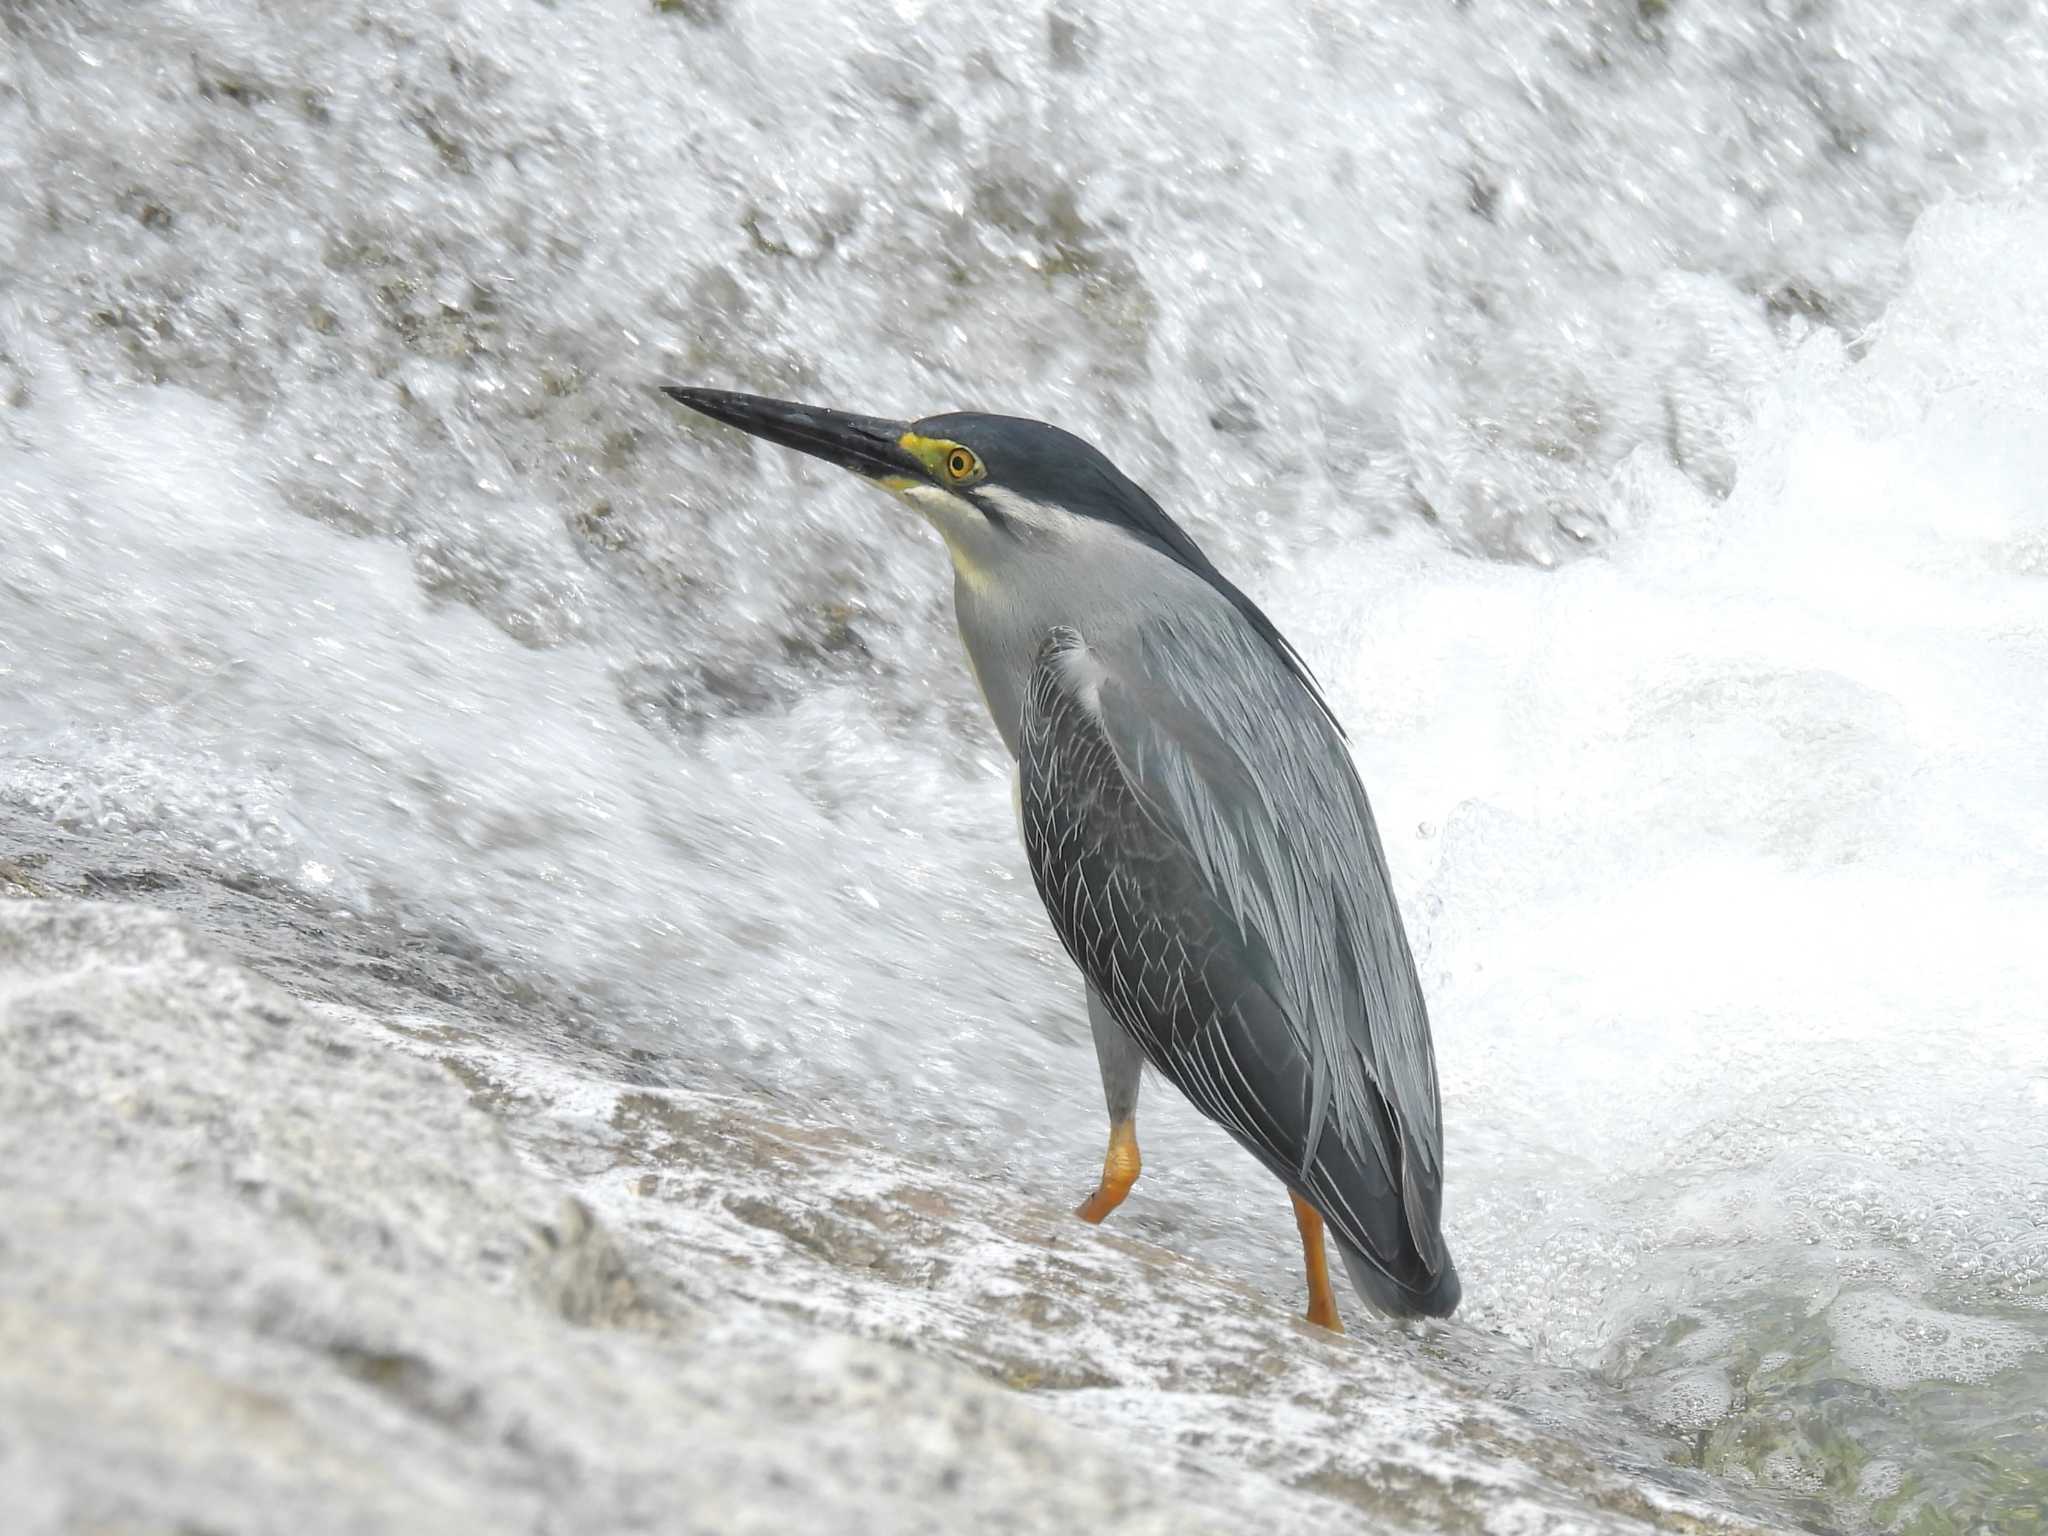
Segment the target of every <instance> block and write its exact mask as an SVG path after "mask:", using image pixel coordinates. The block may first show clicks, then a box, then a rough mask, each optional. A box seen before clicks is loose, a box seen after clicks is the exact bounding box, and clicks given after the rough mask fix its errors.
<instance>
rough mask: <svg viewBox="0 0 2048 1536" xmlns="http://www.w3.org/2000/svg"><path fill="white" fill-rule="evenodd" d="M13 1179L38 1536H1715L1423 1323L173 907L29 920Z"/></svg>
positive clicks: (9, 1279)
mask: <svg viewBox="0 0 2048 1536" xmlns="http://www.w3.org/2000/svg"><path fill="white" fill-rule="evenodd" d="M551 1072H552V1075H551ZM0 1164H4V1166H5V1168H6V1170H7V1174H6V1178H5V1179H4V1180H0V1486H4V1487H5V1488H6V1489H7V1502H8V1506H9V1510H10V1520H9V1524H8V1529H9V1530H10V1531H11V1532H18V1533H22V1536H44V1533H57V1532H84V1531H93V1532H103V1531H120V1532H127V1531H182V1532H198V1531H205V1532H210V1533H212V1532H218V1533H228V1532H237V1533H239V1532H258V1531H272V1530H277V1531H292V1532H294V1533H297V1536H310V1533H323V1532H356V1531H361V1532H380V1533H382V1532H394V1531H437V1532H438V1531H470V1530H476V1531H482V1530H490V1531H505V1532H514V1531H518V1532H524V1531H531V1532H548V1533H567V1532H582V1531H590V1532H617V1531H637V1530H659V1531H704V1532H713V1531H715V1532H721V1533H741V1532H751V1531H762V1532H769V1531H773V1532H775V1533H777V1536H787V1533H790V1532H804V1531H814V1530H815V1531H821V1532H824V1531H835V1532H836V1531H847V1530H874V1531H892V1532H894V1531H901V1532H916V1531H934V1532H936V1531H957V1530H989V1531H1039V1530H1045V1531H1062V1532H1071V1531H1075V1530H1090V1531H1094V1530H1114V1531H1155V1530H1157V1531H1167V1530H1173V1531H1188V1530H1205V1529H1213V1530H1235V1529H1244V1528H1247V1527H1249V1526H1252V1525H1256V1526H1258V1527H1259V1528H1261V1529H1268V1530H1283V1529H1284V1530H1323V1529H1329V1530H1337V1529H1356V1528H1357V1519H1358V1512H1359V1509H1360V1508H1361V1507H1362V1508H1363V1509H1365V1510H1368V1511H1370V1512H1372V1513H1373V1514H1374V1515H1376V1516H1378V1517H1379V1518H1378V1520H1377V1521H1376V1522H1375V1524H1376V1525H1377V1526H1378V1527H1379V1528H1383V1529H1414V1530H1442V1529H1459V1530H1492V1529H1509V1528H1512V1529H1515V1530H1520V1531H1543V1530H1557V1531H1563V1530H1568V1529H1569V1530H1612V1531H1637V1530H1644V1529H1649V1528H1662V1529H1679V1530H1688V1529H1694V1528H1696V1527H1699V1526H1702V1525H1706V1524H1715V1525H1724V1526H1725V1525H1726V1523H1727V1522H1726V1521H1725V1519H1719V1518H1717V1517H1714V1516H1711V1515H1709V1514H1708V1513H1707V1511H1706V1510H1705V1509H1704V1508H1703V1507H1697V1506H1692V1505H1690V1504H1689V1503H1688V1501H1687V1500H1686V1499H1685V1498H1684V1497H1683V1496H1682V1494H1681V1493H1679V1492H1675V1491H1673V1490H1672V1489H1669V1488H1658V1487H1655V1486H1653V1485H1652V1484H1649V1483H1646V1482H1644V1481H1643V1480H1642V1479H1641V1478H1639V1477H1632V1476H1627V1475H1623V1474H1621V1473H1619V1472H1617V1471H1614V1470H1612V1469H1610V1468H1607V1467H1603V1466H1602V1465H1600V1464H1599V1462H1598V1460H1596V1459H1595V1458H1594V1457H1593V1456H1591V1455H1589V1454H1588V1453H1587V1452H1586V1451H1584V1450H1582V1449H1580V1448H1578V1447H1575V1446H1573V1445H1570V1444H1567V1443H1566V1442H1564V1441H1561V1440H1558V1439H1555V1438H1552V1437H1550V1436H1548V1435H1546V1434H1544V1433H1542V1432H1540V1431H1539V1430H1537V1429H1535V1428H1534V1427H1532V1426H1531V1425H1530V1424H1529V1423H1527V1422H1526V1421H1524V1420H1523V1419H1521V1418H1519V1417H1517V1416H1516V1415H1514V1414H1513V1413H1511V1412H1509V1411H1508V1410H1505V1409H1503V1408H1501V1407H1499V1406H1497V1405H1494V1404H1491V1403H1489V1402H1486V1401H1485V1400H1484V1399H1483V1398H1482V1397H1480V1396H1479V1395H1478V1394H1476V1393H1475V1392H1473V1391H1472V1390H1471V1389H1470V1388H1469V1387H1467V1386H1463V1385H1459V1384H1456V1383H1453V1382H1450V1381H1448V1380H1447V1379H1445V1378H1443V1377H1442V1376H1441V1375H1440V1374H1438V1373H1436V1372H1434V1371H1433V1370H1432V1368H1431V1366H1430V1363H1429V1356H1430V1347H1429V1344H1428V1342H1427V1340H1426V1339H1424V1338H1421V1337H1419V1336H1412V1335H1408V1334H1403V1333H1398V1332H1392V1331H1388V1330H1373V1329H1371V1325H1369V1324H1367V1325H1365V1326H1364V1327H1362V1328H1361V1331H1360V1335H1359V1336H1358V1337H1356V1338H1352V1339H1346V1340H1330V1339H1325V1338H1323V1337H1320V1336H1318V1335H1316V1334H1314V1333H1312V1332H1311V1331H1309V1330H1308V1329H1307V1328H1306V1326H1305V1325H1303V1324H1301V1323H1299V1322H1297V1321H1296V1320H1294V1319H1292V1318H1290V1317H1287V1316H1285V1315H1280V1314H1277V1313H1276V1312H1275V1311H1274V1310H1273V1309H1272V1308H1271V1307H1270V1306H1269V1305H1267V1304H1265V1303H1263V1302H1261V1301H1260V1300H1258V1299H1257V1298H1256V1297H1253V1296H1251V1295H1249V1294H1247V1293H1246V1292H1244V1291H1243V1290H1241V1289H1239V1288H1237V1287H1235V1286H1233V1285H1232V1284H1231V1283H1230V1282H1229V1281H1227V1280H1226V1279H1223V1278H1221V1277H1219V1276H1216V1275H1213V1274H1209V1273H1206V1272H1204V1271H1202V1270H1201V1269H1200V1268H1198V1267H1196V1266H1193V1265H1190V1264H1187V1263H1184V1262H1181V1261H1179V1260H1176V1259H1175V1258H1173V1257H1172V1256H1171V1255H1169V1254H1166V1253H1164V1252H1163V1251H1161V1250H1158V1249H1154V1248H1151V1247H1149V1246H1148V1245H1145V1244H1143V1243H1136V1242H1131V1241H1127V1240H1124V1239H1120V1238H1118V1237H1116V1236H1114V1235H1113V1234H1107V1235H1106V1234H1097V1233H1094V1232H1092V1231H1084V1230H1081V1229H1079V1228H1078V1227H1077V1225H1076V1224H1075V1223H1073V1222H1072V1221H1071V1219H1070V1218H1068V1217H1066V1216H1065V1215H1064V1214H1063V1213H1060V1212H1054V1211H1049V1210H1046V1209H1043V1208H1038V1207H1032V1206H1026V1205H1022V1204H1020V1203H1018V1202H1017V1201H1015V1200H1014V1199H1012V1198H1010V1197H1009V1196H1007V1195H1006V1193H1005V1192H1004V1190H1003V1189H1002V1188H1001V1187H1000V1186H999V1185H997V1184H995V1183H993V1182H992V1183H989V1184H985V1185H982V1184H977V1185H974V1186H971V1187H965V1188H962V1187H957V1186H956V1187H952V1188H945V1187H941V1185H940V1184H939V1183H938V1181H937V1180H936V1179H935V1178H933V1177H932V1176H931V1175H929V1174H927V1173H924V1172H923V1171H921V1170H919V1169H917V1168H915V1167H913V1166H911V1165H907V1164H904V1163H901V1162H899V1161H897V1160H895V1159H892V1158H890V1157H887V1156H884V1155H882V1154H881V1153H878V1152H876V1151H874V1150H873V1149H870V1148H867V1147H864V1146H862V1145H861V1144H859V1143H858V1142H857V1141H856V1140H855V1139H853V1138H852V1137H850V1136H847V1135H845V1134H844V1133H841V1132H836V1131H831V1130H828V1129H821V1128H806V1127H801V1126H792V1125H787V1124H780V1123H777V1122H776V1121H775V1120H774V1119H773V1118H771V1117H769V1116H767V1115H765V1114H763V1113H762V1112H761V1111H760V1110H759V1109H758V1108H752V1107H749V1106H745V1105H740V1104H735V1103H731V1102H723V1101H719V1100H715V1099H711V1098H708V1097H694V1096H691V1095H685V1094H676V1093H659V1094H657V1093H650V1092H646V1091H642V1090H631V1089H622V1088H619V1087H617V1086H616V1085H613V1084H609V1083H606V1082H602V1081H598V1080H596V1079H593V1078H577V1077H573V1076H570V1075H567V1069H564V1068H562V1067H560V1066H555V1067H553V1068H552V1069H550V1068H549V1067H548V1066H547V1065H546V1064H545V1061H544V1060H543V1059H542V1058H538V1057H537V1058H536V1059H535V1060H533V1061H521V1060H517V1059H513V1058H511V1057H509V1056H507V1055H506V1053H505V1051H504V1048H503V1047H502V1045H500V1046H496V1047H490V1046H487V1045H485V1044H484V1043H483V1040H482V1037H481V1036H480V1035H472V1034H470V1033H469V1032H467V1031H465V1030H463V1029H462V1028H460V1026H459V1024H456V1025H451V1024H450V1023H449V1022H448V1021H447V1020H427V1019H425V1018H422V1017H419V1016H413V1017H410V1018H407V1017H402V1016H398V1015H395V1014H394V1015H387V1016H382V1017H379V1016H373V1015H372V1014H369V1013H367V1012H364V1011H361V1010H356V1009H350V1008H345V1007H341V1006H338V1005H332V1004H307V1003H302V1002H300V1001H298V1000H296V999H294V998H292V997H290V996H289V995H287V994H285V993H283V992H281V991H279V990H277V989H276V988H274V987H273V986H271V985H270V984H268V983H266V982H264V981H262V980H260V979H258V978H257V977H255V976H253V975H251V974H250V973H249V972H247V971H245V970H243V969H241V968H239V967H237V966H235V965H234V964H231V963H229V962H228V961H226V960H225V959H223V958H220V957H218V956H216V955H214V954H212V953H210V952H209V951H208V950H207V949H206V948H205V947H204V945H202V944H201V943H200V942H199V941H198V940H197V939H195V938H194V937H193V936H192V935H191V933H190V932H189V931H188V930H186V929H185V928H183V927H182V926H181V925H180V924H179V923H178V922H177V921H176V920H174V919H172V918H170V917H168V916H166V915H164V914H162V913H158V912H153V911H150V910H147V909H142V908H134V907H117V906H106V905H96V904H88V903H68V902H50V901H42V900H33V899H24V900H13V901H0ZM853 1333H864V1334H868V1335H870V1336H871V1337H869V1338H856V1337H851V1336H849V1335H850V1334H853ZM878 1339H879V1340H889V1341H894V1342H893V1343H891V1342H878V1341H877V1340H878ZM902 1346H908V1347H902ZM989 1378H995V1379H996V1381H1000V1382H1007V1383H1008V1384H1009V1385H1010V1387H1012V1388H1027V1389H1031V1390H1023V1391H1020V1390H1006V1389H1005V1387H1004V1386H1001V1385H996V1384H994V1383H992V1382H991V1380H990V1379H989Z"/></svg>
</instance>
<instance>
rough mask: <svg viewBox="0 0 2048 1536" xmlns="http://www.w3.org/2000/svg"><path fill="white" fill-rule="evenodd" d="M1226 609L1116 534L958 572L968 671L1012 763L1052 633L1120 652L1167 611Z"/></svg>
mask: <svg viewBox="0 0 2048 1536" xmlns="http://www.w3.org/2000/svg"><path fill="white" fill-rule="evenodd" d="M1223 602H1224V599H1223V598H1222V597H1221V595H1220V594H1218V593H1217V592H1216V591H1215V589H1214V588H1212V587H1210V586H1209V584H1208V583H1207V582H1205V581H1203V580H1202V579H1201V578H1200V577H1198V576H1196V575H1194V574H1193V573H1192V572H1190V571H1188V570H1186V569H1185V568H1184V567H1182V566H1180V565H1179V564H1177V563H1176V562H1174V561H1173V560H1170V559H1168V558H1167V557H1166V556H1165V555H1163V554H1160V553H1159V552H1158V551H1156V550H1154V549H1151V548H1150V547H1148V546H1146V545H1144V544H1141V543H1139V542H1138V541H1137V540H1135V539H1133V538H1131V537H1129V536H1128V535H1126V534H1124V533H1122V532H1120V531H1117V530H1112V529H1102V530H1100V531H1099V532H1096V531H1091V532H1090V534H1089V535H1088V536H1085V537H1081V538H1071V539H1069V538H1062V539H1058V540H1053V541H1046V542H1041V543H1037V544H1036V545H1035V547H1033V548H1031V549H1030V550H1029V551H1028V552H1020V554H1019V555H1018V556H1017V557H1016V558H1015V559H1013V560H1007V561H1004V562H1002V564H1001V566H999V567H996V568H994V569H990V568H986V567H984V568H983V569H981V570H980V571H969V570H967V569H960V568H956V571H955V576H954V581H953V612H954V618H955V619H956V620H957V621H958V623H959V626H960V639H961V641H962V643H963V644H964V645H965V646H966V648H967V660H968V665H969V666H970V667H972V669H973V671H974V676H975V681H976V682H978V683H979V684H980V685H981V696H982V699H983V701H984V702H985V703H986V704H987V705H988V712H989V715H990V717H991V718H992V719H993V720H994V721H995V726H996V730H997V732H998V733H999V734H1000V735H1001V736H1002V738H1003V745H1004V746H1005V747H1007V748H1009V751H1010V756H1011V757H1013V758H1014V757H1015V756H1016V755H1017V741H1018V736H1019V732H1020V726H1021V722H1022V719H1023V711H1024V696H1025V692H1026V690H1027V689H1028V688H1029V686H1030V682H1031V669H1032V667H1033V666H1035V665H1036V664H1037V661H1038V648H1039V646H1040V645H1041V644H1042V643H1043V642H1044V640H1045V636H1046V632H1047V631H1048V630H1050V629H1052V628H1053V627H1054V626H1055V625H1060V624H1064V625H1067V626H1068V627H1069V628H1072V629H1074V630H1076V631H1078V632H1079V633H1080V635H1081V637H1082V639H1084V640H1085V641H1087V642H1088V644H1089V645H1091V646H1093V647H1097V648H1102V649H1112V650H1114V649H1121V645H1120V642H1121V641H1122V640H1123V639H1124V638H1125V637H1127V636H1128V635H1130V634H1131V633H1132V631H1134V630H1135V629H1137V628H1138V627H1139V626H1140V625H1142V624H1143V623H1144V622H1145V620H1146V619H1147V618H1148V617H1149V616H1150V615H1152V614H1154V613H1156V612H1158V611H1159V610H1160V609H1161V608H1162V606H1171V607H1174V608H1181V607H1184V606H1186V605H1204V606H1205V605H1208V604H1221V603H1223Z"/></svg>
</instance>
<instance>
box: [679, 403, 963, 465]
mask: <svg viewBox="0 0 2048 1536" xmlns="http://www.w3.org/2000/svg"><path fill="white" fill-rule="evenodd" d="M661 388H662V392H663V393H664V394H668V395H671V396H673V397H674V398H676V399H677V400H680V401H682V402H683V404H685V405H687V406H688V407H689V408H690V409H691V410H693V411H701V412H703V414H705V415H706V416H709V417H711V418H712V420H714V421H722V422H724V423H726V425H728V426H733V427H738V428H739V429H740V430H741V431H742V432H751V433H753V434H754V436H756V437H765V438H766V439H768V441H769V442H771V443H780V444H781V445H782V446H783V447H785V448H794V449H796V450H797V451H798V452H800V453H808V454H811V455H813V456H815V457H817V458H820V459H823V460H825V461H826V462H827V463H829V464H837V465H838V466H839V467H840V468H841V469H850V470H852V471H853V472H854V473H855V474H858V475H866V476H867V477H868V478H869V479H870V480H898V479H901V480H929V479H930V478H931V476H930V474H929V473H928V472H927V471H926V469H925V467H924V465H923V463H922V462H920V461H919V460H918V459H917V458H916V457H915V456H913V455H912V454H911V453H910V452H909V450H908V449H906V448H904V447H903V445H902V442H901V439H902V437H903V434H904V433H906V432H908V431H909V430H910V423H909V422H907V421H889V420H886V419H884V418H883V417H880V416H855V415H853V414H852V413H851V412H848V411H830V410H826V409H825V408H824V407H823V406H816V405H798V404H796V403H795V402H793V401H789V400H770V399H767V398H766V397H765V396H762V395H740V394H734V393H733V392H732V391H731V390H728V389H690V388H688V387H686V386H684V385H681V384H664V385H662V386H661Z"/></svg>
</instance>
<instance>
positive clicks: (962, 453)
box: [946, 448, 981, 480]
mask: <svg viewBox="0 0 2048 1536" xmlns="http://www.w3.org/2000/svg"><path fill="white" fill-rule="evenodd" d="M980 468H981V460H979V459H977V458H976V457H975V456H974V455H973V454H971V453H969V452H968V451H967V450H966V449H965V448H955V449H954V450H953V451H952V452H951V453H949V454H947V455H946V478H947V479H948V480H968V479H972V478H973V476H974V473H975V471H977V470H978V469H980Z"/></svg>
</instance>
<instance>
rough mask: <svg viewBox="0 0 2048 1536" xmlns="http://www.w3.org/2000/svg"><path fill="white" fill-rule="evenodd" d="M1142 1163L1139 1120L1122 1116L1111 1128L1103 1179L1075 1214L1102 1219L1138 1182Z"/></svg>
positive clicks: (1103, 1161)
mask: <svg viewBox="0 0 2048 1536" xmlns="http://www.w3.org/2000/svg"><path fill="white" fill-rule="evenodd" d="M1143 1166H1144V1164H1143V1162H1142V1161H1141V1160H1140V1159H1139V1157H1138V1124H1137V1121H1135V1120H1119V1121H1118V1122H1117V1123H1116V1124H1115V1125H1113V1126H1111V1127H1110V1128H1109V1151H1108V1152H1107V1153H1106V1154H1105V1155H1104V1156H1103V1159H1102V1182H1101V1183H1100V1184H1098V1185H1096V1186H1095V1193H1094V1194H1092V1195H1090V1196H1089V1197H1088V1198H1087V1199H1086V1200H1083V1201H1082V1202H1081V1205H1080V1209H1078V1210H1077V1211H1075V1212H1074V1214H1075V1215H1076V1216H1079V1217H1080V1218H1081V1219H1082V1220H1083V1221H1100V1220H1102V1218H1103V1217H1105V1216H1107V1215H1108V1214H1109V1213H1110V1212H1111V1211H1113V1210H1115V1209H1116V1208H1117V1207H1118V1206H1120V1205H1122V1204H1123V1203H1124V1196H1125V1195H1128V1194H1129V1193H1130V1192H1131V1186H1132V1185H1133V1184H1135V1183H1137V1182H1138V1170H1139V1169H1140V1168H1142V1167H1143Z"/></svg>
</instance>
